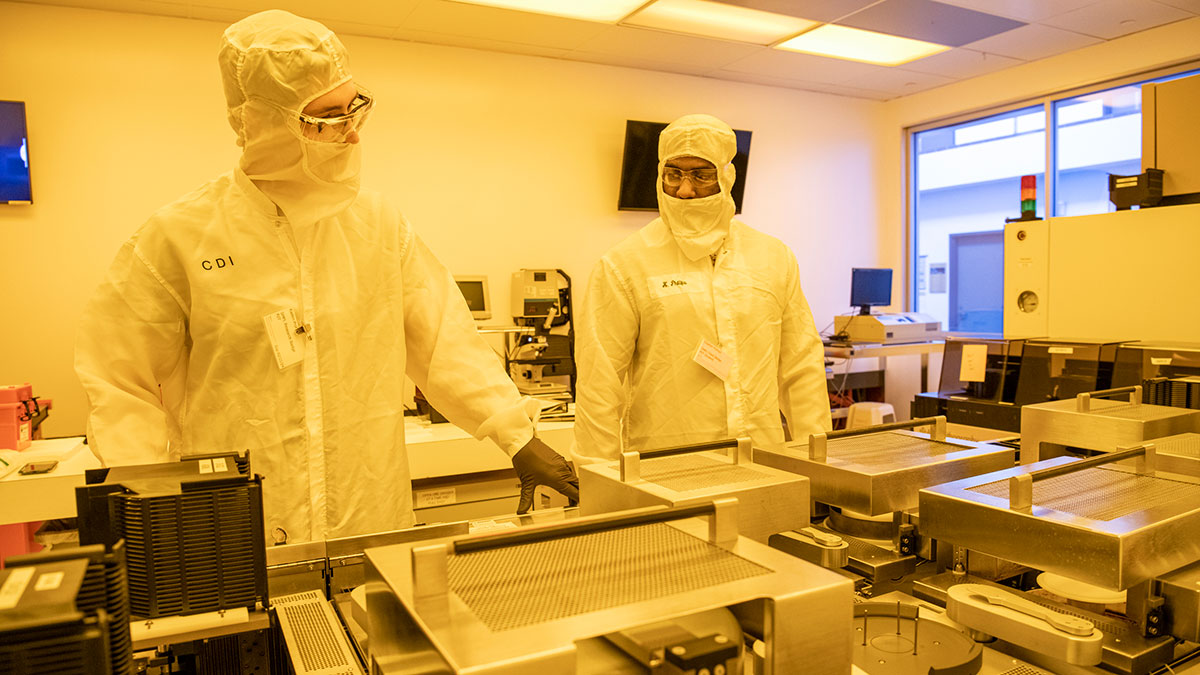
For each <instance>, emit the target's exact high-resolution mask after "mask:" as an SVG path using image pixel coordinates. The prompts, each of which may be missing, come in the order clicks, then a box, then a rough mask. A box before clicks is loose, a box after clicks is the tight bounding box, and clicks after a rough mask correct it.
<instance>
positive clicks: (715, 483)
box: [642, 455, 775, 492]
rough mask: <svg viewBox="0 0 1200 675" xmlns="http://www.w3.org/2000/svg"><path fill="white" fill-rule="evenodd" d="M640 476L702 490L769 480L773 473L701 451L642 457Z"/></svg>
mask: <svg viewBox="0 0 1200 675" xmlns="http://www.w3.org/2000/svg"><path fill="white" fill-rule="evenodd" d="M642 479H643V480H647V481H650V482H652V483H658V484H659V485H661V486H663V487H665V488H668V489H671V490H675V491H676V492H687V491H689V490H705V489H711V488H720V487H726V486H729V485H736V484H738V483H761V482H764V481H773V480H775V476H774V475H772V474H769V473H767V472H765V471H759V470H757V469H754V468H752V467H748V466H744V465H741V464H730V463H729V461H728V460H721V459H719V458H716V457H705V456H704V455H676V456H674V457H660V458H658V459H647V460H642Z"/></svg>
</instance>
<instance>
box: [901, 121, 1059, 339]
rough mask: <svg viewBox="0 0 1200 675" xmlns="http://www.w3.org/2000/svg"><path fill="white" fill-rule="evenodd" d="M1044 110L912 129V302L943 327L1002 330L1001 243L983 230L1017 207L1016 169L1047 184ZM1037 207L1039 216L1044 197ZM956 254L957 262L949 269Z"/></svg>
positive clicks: (999, 226)
mask: <svg viewBox="0 0 1200 675" xmlns="http://www.w3.org/2000/svg"><path fill="white" fill-rule="evenodd" d="M1044 110H1045V109H1044V108H1043V107H1042V106H1040V105H1037V106H1031V107H1028V108H1022V109H1020V110H1014V111H1010V112H1006V113H1002V114H1000V115H993V116H991V117H985V118H983V119H979V120H973V121H971V122H965V123H963V124H956V125H951V126H946V127H941V128H938V129H930V130H928V131H922V132H918V133H916V134H913V158H914V166H913V175H914V180H913V183H914V185H915V190H914V192H915V194H914V200H913V202H914V209H913V211H914V213H913V238H914V257H915V260H914V263H915V270H914V272H915V273H914V274H913V277H912V278H913V279H914V281H915V285H916V288H915V289H914V291H915V292H914V297H915V299H916V302H915V303H914V307H915V309H916V311H918V312H922V313H924V314H928V315H930V316H932V317H934V318H936V319H938V320H939V321H941V322H942V326H943V327H945V328H946V329H948V330H975V331H980V330H982V331H988V332H999V331H1000V330H1001V326H1000V323H1001V321H1000V317H1001V316H1002V314H1003V311H1002V310H1003V303H1002V300H1003V299H1002V291H1003V278H1002V274H1001V275H998V274H997V270H1001V271H1002V270H1003V265H1004V251H1003V246H1002V245H1001V246H996V245H992V244H993V240H994V239H995V234H992V235H990V236H987V235H985V234H984V233H999V232H1002V231H1003V229H1004V220H1005V218H1016V217H1019V216H1020V215H1021V176H1025V175H1036V176H1037V177H1038V178H1037V184H1038V193H1039V195H1042V194H1044V192H1045V188H1044V174H1045V167H1046V132H1045V120H1046V117H1045V112H1044ZM1036 214H1037V215H1038V216H1039V217H1041V216H1044V209H1043V205H1042V200H1041V199H1039V200H1038V203H1037V210H1036ZM964 235H973V236H970V237H967V236H964ZM952 241H953V242H954V243H953V244H952ZM955 259H958V260H959V261H960V264H961V269H951V267H952V266H954V263H955ZM967 262H969V263H970V265H967V264H965V263H967ZM968 291H969V292H968ZM952 299H953V300H954V305H955V306H954V307H952V306H951V301H952ZM960 324H961V326H960ZM981 326H982V327H981Z"/></svg>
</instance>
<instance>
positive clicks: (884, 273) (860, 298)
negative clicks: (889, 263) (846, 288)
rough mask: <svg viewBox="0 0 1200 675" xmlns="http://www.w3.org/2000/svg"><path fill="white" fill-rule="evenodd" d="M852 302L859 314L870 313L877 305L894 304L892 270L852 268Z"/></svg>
mask: <svg viewBox="0 0 1200 675" xmlns="http://www.w3.org/2000/svg"><path fill="white" fill-rule="evenodd" d="M850 304H851V305H853V306H855V307H858V308H859V310H858V313H859V314H870V313H871V308H872V307H874V306H876V305H890V304H892V271H891V270H890V269H874V268H869V267H855V268H853V269H851V270H850Z"/></svg>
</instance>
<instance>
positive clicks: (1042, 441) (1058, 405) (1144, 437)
mask: <svg viewBox="0 0 1200 675" xmlns="http://www.w3.org/2000/svg"><path fill="white" fill-rule="evenodd" d="M1122 394H1128V396H1127V400H1125V401H1113V400H1108V399H1109V398H1110V397H1113V396H1119V395H1122ZM1192 431H1200V410H1188V409H1186V408H1175V407H1172V406H1163V405H1149V404H1145V403H1142V388H1141V387H1140V386H1132V387H1117V388H1115V389H1105V390H1102V391H1093V392H1084V393H1081V394H1079V395H1077V396H1076V397H1075V398H1072V399H1067V400H1063V401H1050V402H1048V403H1039V404H1036V405H1027V406H1025V407H1024V408H1023V409H1022V412H1021V463H1022V464H1031V463H1033V462H1036V461H1038V460H1041V459H1047V458H1050V457H1058V456H1061V455H1064V454H1066V453H1067V448H1082V449H1085V450H1098V451H1102V452H1109V451H1112V450H1115V449H1116V448H1117V447H1118V446H1125V447H1129V446H1134V445H1137V444H1139V443H1143V442H1145V441H1150V440H1153V439H1156V438H1159V437H1162V436H1171V435H1174V434H1181V433H1185V432H1192ZM1163 468H1167V469H1168V470H1178V469H1171V468H1168V467H1166V466H1164V467H1163ZM1197 475H1200V473H1198V474H1197Z"/></svg>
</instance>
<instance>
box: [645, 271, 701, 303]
mask: <svg viewBox="0 0 1200 675" xmlns="http://www.w3.org/2000/svg"><path fill="white" fill-rule="evenodd" d="M646 284H647V285H648V286H649V290H650V297H652V298H663V297H666V296H668V295H679V294H681V293H699V292H701V291H703V290H704V279H703V277H701V276H700V274H699V273H698V272H684V273H682V274H664V275H662V276H658V277H650V278H649V279H648V280H647V281H646Z"/></svg>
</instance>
